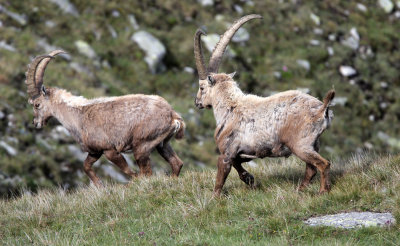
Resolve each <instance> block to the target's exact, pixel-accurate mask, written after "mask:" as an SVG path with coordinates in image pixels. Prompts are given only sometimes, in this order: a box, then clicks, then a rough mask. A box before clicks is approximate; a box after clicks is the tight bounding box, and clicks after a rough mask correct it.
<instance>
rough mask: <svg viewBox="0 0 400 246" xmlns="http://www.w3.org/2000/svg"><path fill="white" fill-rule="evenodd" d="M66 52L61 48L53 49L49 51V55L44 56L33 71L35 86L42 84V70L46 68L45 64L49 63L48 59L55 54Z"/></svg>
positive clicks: (38, 86)
mask: <svg viewBox="0 0 400 246" xmlns="http://www.w3.org/2000/svg"><path fill="white" fill-rule="evenodd" d="M66 53H67V52H65V51H63V50H53V51H52V52H50V53H49V55H48V56H49V57H45V58H44V59H43V60H42V61H41V62H40V63H39V65H38V66H37V69H36V72H35V80H34V81H35V82H36V88H38V89H39V91H40V89H41V88H42V85H43V76H44V71H45V70H46V67H47V64H49V62H50V60H51V59H53V58H54V57H55V56H56V55H59V54H66Z"/></svg>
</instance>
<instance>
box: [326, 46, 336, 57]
mask: <svg viewBox="0 0 400 246" xmlns="http://www.w3.org/2000/svg"><path fill="white" fill-rule="evenodd" d="M326 50H327V51H328V54H329V55H330V56H333V55H334V54H335V51H334V50H333V48H332V47H331V46H329V47H327V48H326Z"/></svg>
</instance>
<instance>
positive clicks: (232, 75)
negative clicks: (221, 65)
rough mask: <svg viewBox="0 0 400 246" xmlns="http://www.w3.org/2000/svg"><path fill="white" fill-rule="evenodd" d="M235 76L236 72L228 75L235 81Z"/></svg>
mask: <svg viewBox="0 0 400 246" xmlns="http://www.w3.org/2000/svg"><path fill="white" fill-rule="evenodd" d="M235 75H236V71H235V72H233V73H230V74H228V76H229V77H230V78H231V79H233V77H234V76H235Z"/></svg>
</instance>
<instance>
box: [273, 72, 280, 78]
mask: <svg viewBox="0 0 400 246" xmlns="http://www.w3.org/2000/svg"><path fill="white" fill-rule="evenodd" d="M274 77H275V78H277V79H280V78H281V77H282V74H281V72H279V71H275V72H274Z"/></svg>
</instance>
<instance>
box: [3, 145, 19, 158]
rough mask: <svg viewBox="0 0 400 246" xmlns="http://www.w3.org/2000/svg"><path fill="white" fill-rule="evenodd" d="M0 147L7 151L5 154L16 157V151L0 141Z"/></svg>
mask: <svg viewBox="0 0 400 246" xmlns="http://www.w3.org/2000/svg"><path fill="white" fill-rule="evenodd" d="M0 147H2V148H3V149H5V150H6V151H7V153H8V154H9V155H11V156H16V155H17V154H18V151H17V150H16V149H15V148H13V147H11V146H10V145H9V144H7V143H6V142H4V141H0Z"/></svg>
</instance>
